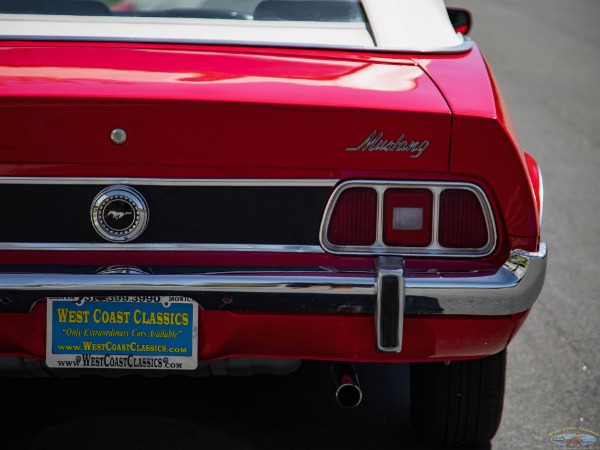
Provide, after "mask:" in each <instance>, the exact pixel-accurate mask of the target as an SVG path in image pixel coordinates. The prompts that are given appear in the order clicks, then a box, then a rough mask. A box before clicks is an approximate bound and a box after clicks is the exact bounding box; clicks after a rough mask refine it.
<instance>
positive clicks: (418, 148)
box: [346, 130, 429, 158]
mask: <svg viewBox="0 0 600 450" xmlns="http://www.w3.org/2000/svg"><path fill="white" fill-rule="evenodd" d="M404 136H405V134H404V133H402V134H401V135H400V137H399V138H398V139H396V140H393V139H390V140H387V139H384V136H383V131H381V132H379V133H378V132H377V130H374V131H373V132H372V133H371V134H370V135H369V137H368V138H366V139H365V140H364V141H363V143H362V144H360V145H359V146H358V147H348V148H347V149H346V151H347V152H356V151H359V150H360V151H362V152H364V151H369V152H410V153H412V154H411V155H410V157H411V158H418V157H419V156H421V155H422V154H423V152H424V151H425V149H426V148H427V147H429V141H410V142H409V141H408V140H407V139H404Z"/></svg>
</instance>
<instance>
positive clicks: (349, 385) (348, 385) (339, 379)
mask: <svg viewBox="0 0 600 450" xmlns="http://www.w3.org/2000/svg"><path fill="white" fill-rule="evenodd" d="M331 376H332V378H333V386H334V388H335V399H336V400H337V402H338V405H340V406H341V407H343V408H354V407H356V406H358V405H359V404H360V402H361V400H362V390H361V389H360V384H359V383H358V377H357V375H356V369H355V368H354V364H352V363H344V362H334V363H332V364H331Z"/></svg>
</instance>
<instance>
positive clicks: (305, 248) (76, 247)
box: [0, 242, 325, 254]
mask: <svg viewBox="0 0 600 450" xmlns="http://www.w3.org/2000/svg"><path fill="white" fill-rule="evenodd" d="M1 250H31V251H63V252H77V251H99V252H100V251H119V252H149V251H151V252H264V253H321V254H322V253H325V251H324V250H323V249H322V248H321V247H320V246H318V245H266V244H109V243H97V244H96V243H94V244H91V243H82V242H72V243H45V242H0V251H1Z"/></svg>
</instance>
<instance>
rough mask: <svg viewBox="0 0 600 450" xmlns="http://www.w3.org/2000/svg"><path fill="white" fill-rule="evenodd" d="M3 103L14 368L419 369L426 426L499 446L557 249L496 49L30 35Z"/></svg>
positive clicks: (10, 70) (4, 353)
mask: <svg viewBox="0 0 600 450" xmlns="http://www.w3.org/2000/svg"><path fill="white" fill-rule="evenodd" d="M0 93H1V94H0V95H1V99H0V117H1V120H0V124H1V125H0V126H1V127H2V133H1V136H2V138H1V140H0V149H1V161H0V205H1V209H2V211H4V214H3V217H4V219H3V220H2V221H1V223H0V264H2V266H1V267H0V298H1V299H2V300H1V302H0V369H2V371H3V372H5V373H16V372H25V373H26V372H34V373H50V374H54V375H58V376H60V375H64V374H67V373H70V374H74V373H77V374H84V373H95V374H102V373H104V372H106V371H113V372H114V371H122V372H123V373H129V372H131V373H144V372H145V371H156V370H158V371H177V369H182V370H184V371H188V372H189V373H190V374H196V375H209V374H232V375H236V374H248V373H265V372H266V373H287V372H290V371H292V370H294V369H295V368H296V367H297V366H298V364H299V362H300V361H301V360H304V359H319V360H330V361H334V362H338V363H352V362H406V363H414V364H413V391H412V395H413V420H414V421H415V423H416V425H417V427H418V428H420V429H427V428H431V426H432V423H433V422H435V421H436V419H435V417H436V415H438V414H441V415H443V416H444V417H446V418H447V416H448V411H451V412H450V414H449V415H450V416H452V415H453V414H456V415H460V414H463V413H468V414H472V413H475V414H477V415H479V416H481V417H484V419H483V420H482V421H481V423H479V424H471V425H469V427H468V429H467V431H466V432H465V433H466V434H464V435H463V434H461V436H458V435H456V436H454V435H450V434H448V432H447V430H446V429H447V428H448V427H446V426H445V427H443V428H444V430H446V431H444V430H441V429H440V430H435V431H434V434H435V435H436V436H435V437H434V440H435V441H436V442H438V443H444V444H453V445H472V444H477V443H479V442H481V441H482V440H486V439H489V438H490V437H491V436H492V435H493V433H494V432H495V429H496V427H497V424H498V420H499V418H500V413H501V400H502V392H503V379H504V378H503V377H504V359H505V352H504V350H505V348H506V346H507V345H508V343H509V341H510V339H511V337H512V336H513V335H514V333H515V332H516V331H517V330H518V328H519V327H520V325H521V324H522V322H523V321H524V319H525V317H526V315H527V313H528V311H529V310H530V308H531V306H532V305H533V303H534V302H535V300H536V298H537V296H538V294H539V292H540V290H541V287H542V284H543V280H544V274H545V264H546V246H545V244H543V243H540V219H541V206H542V198H541V196H542V190H541V178H540V177H539V170H538V167H537V164H536V163H535V161H534V160H533V159H532V158H531V157H530V156H529V155H527V154H526V153H524V152H523V151H522V150H521V149H520V147H519V144H518V141H517V140H516V136H515V134H514V131H513V128H512V125H511V123H510V119H509V117H508V113H507V111H506V109H505V107H504V104H503V102H502V99H501V98H500V95H499V93H498V91H497V89H496V87H495V85H494V83H493V80H492V77H491V75H490V73H489V71H488V69H487V67H486V64H485V61H484V60H483V58H482V56H481V54H480V53H479V51H478V49H477V47H475V46H472V48H470V49H467V50H464V51H460V52H455V53H447V54H426V55H416V54H411V53H404V54H402V53H393V54H389V53H376V52H369V51H344V50H333V49H332V50H314V49H310V48H298V49H292V48H277V47H274V46H260V47H254V48H253V47H248V46H235V45H227V46H224V45H218V46H217V45H186V44H166V43H162V44H150V43H124V42H118V43H106V42H104V43H102V42H100V43H92V42H58V41H56V42H51V41H45V42H31V41H23V40H20V41H17V40H12V41H4V42H3V43H2V57H1V59H0ZM490 355H491V356H490ZM449 361H453V362H452V363H451V364H449V365H448V362H449ZM336 370H339V371H341V372H342V373H343V374H345V375H347V376H349V378H348V377H346V378H344V377H343V376H340V379H345V380H346V381H347V383H346V382H344V383H342V384H341V386H346V385H347V388H346V389H347V390H345V391H344V390H342V391H340V392H341V393H342V397H341V398H342V402H344V401H347V402H348V403H356V402H357V401H359V399H360V396H355V394H356V392H357V390H358V386H357V384H356V383H355V382H353V381H352V380H353V378H354V374H353V371H352V369H351V366H348V365H345V364H342V365H340V364H338V365H336ZM482 374H491V375H490V376H491V380H490V379H486V378H485V376H487V375H482ZM348 380H349V381H348ZM449 380H450V381H449ZM454 381H456V383H454ZM453 384H457V385H459V388H458V389H461V391H460V392H454V391H452V390H450V389H454V388H448V387H447V386H449V385H453ZM484 385H485V386H488V388H486V389H489V392H483V393H482V394H481V398H479V397H477V399H475V400H476V401H471V402H463V404H456V405H453V406H448V405H447V404H448V401H447V400H448V399H449V398H450V399H452V398H455V397H456V395H458V394H460V395H464V396H465V397H468V398H471V399H473V398H474V395H475V394H473V392H475V391H476V390H477V391H478V392H479V391H480V389H481V386H484ZM432 386H438V387H439V389H438V388H436V389H433V388H432ZM443 386H446V387H443ZM489 386H491V387H489ZM440 389H441V391H440ZM344 392H351V395H349V396H348V397H345V394H344ZM440 392H441V394H440ZM478 395H479V394H478ZM489 399H492V400H491V401H488V400H489ZM453 401H454V400H453ZM453 401H451V402H450V403H452V402H453ZM442 404H444V405H446V406H444V407H442ZM490 404H492V406H489V405H490ZM452 408H454V409H452ZM447 420H451V421H452V420H454V419H447ZM457 420H458V419H457ZM450 423H452V422H450ZM450 428H452V427H450ZM461 433H462V432H461ZM464 436H466V437H464Z"/></svg>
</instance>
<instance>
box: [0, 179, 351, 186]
mask: <svg viewBox="0 0 600 450" xmlns="http://www.w3.org/2000/svg"><path fill="white" fill-rule="evenodd" d="M338 181H339V180H337V179H335V180H333V179H332V180H328V179H301V178H296V179H277V178H265V179H259V178H256V179H254V178H247V179H232V180H230V179H221V178H220V179H210V178H103V177H95V178H84V177H0V184H44V185H46V184H64V185H79V184H84V185H105V184H106V185H113V184H124V185H130V186H138V185H144V186H216V187H220V186H232V187H238V186H239V187H246V186H250V187H253V186H258V187H271V186H272V187H288V186H289V187H303V186H306V187H332V186H335V185H336V184H337V182H338Z"/></svg>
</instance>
